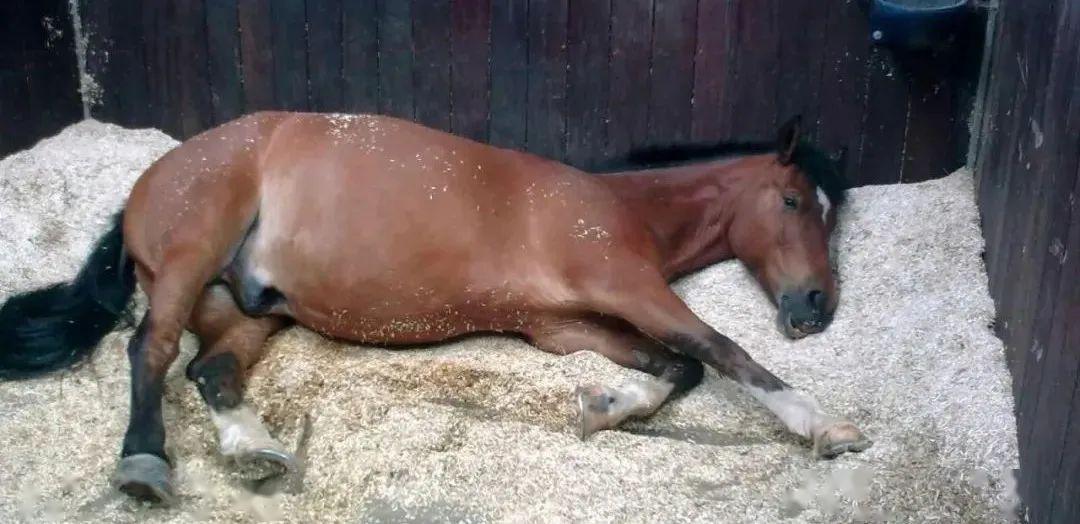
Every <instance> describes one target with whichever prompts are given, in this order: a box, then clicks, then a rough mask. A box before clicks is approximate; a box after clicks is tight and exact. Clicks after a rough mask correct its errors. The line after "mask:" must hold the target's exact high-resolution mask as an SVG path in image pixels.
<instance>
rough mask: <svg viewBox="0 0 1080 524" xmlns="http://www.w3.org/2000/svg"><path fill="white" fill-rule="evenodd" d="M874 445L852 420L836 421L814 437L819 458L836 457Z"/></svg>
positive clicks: (815, 449)
mask: <svg viewBox="0 0 1080 524" xmlns="http://www.w3.org/2000/svg"><path fill="white" fill-rule="evenodd" d="M873 445H874V441H872V440H870V439H868V438H866V436H865V435H863V434H862V431H859V428H857V427H855V424H852V423H850V422H844V421H841V422H835V423H833V424H832V425H830V426H829V427H827V428H825V430H824V431H822V432H821V433H818V435H817V436H816V437H815V438H814V452H815V453H816V454H817V456H818V457H819V458H823V459H831V458H836V457H838V456H840V455H843V454H844V453H848V452H850V453H859V452H862V451H865V450H867V449H869V448H870V446H873Z"/></svg>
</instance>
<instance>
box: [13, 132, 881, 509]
mask: <svg viewBox="0 0 1080 524" xmlns="http://www.w3.org/2000/svg"><path fill="white" fill-rule="evenodd" d="M778 135H779V136H778V139H777V140H776V141H775V142H770V143H768V144H748V145H742V146H736V147H728V148H727V149H726V150H715V151H712V152H711V157H708V158H705V157H707V156H708V155H703V157H702V158H696V157H695V155H693V154H688V155H686V156H685V158H682V159H678V158H676V159H675V161H670V162H667V163H666V164H658V165H652V167H639V168H637V169H633V170H630V171H625V172H614V173H611V172H609V173H605V174H602V175H594V174H587V173H585V172H583V171H580V170H578V169H574V168H572V167H570V166H567V165H565V164H561V163H558V162H555V161H552V160H548V159H544V158H540V157H537V156H534V155H531V154H526V153H522V152H517V151H511V150H507V149H501V148H496V147H493V146H490V145H486V144H482V143H479V142H474V141H471V140H467V139H465V138H461V137H457V136H454V135H451V134H448V133H443V132H440V131H436V130H433V129H429V128H426V127H423V126H421V125H418V124H415V123H411V122H407V121H404V120H398V119H395V118H390V117H386V116H374V115H344V114H320V113H288V112H260V113H254V114H251V115H247V116H244V117H241V118H239V119H236V120H234V121H232V122H229V123H226V124H223V125H221V126H219V127H216V128H213V129H210V130H208V131H205V132H203V133H201V134H199V135H197V136H195V137H193V138H191V139H189V140H187V141H185V142H184V143H182V144H181V145H179V146H177V147H176V148H174V149H173V150H171V151H169V152H168V153H166V154H165V155H163V156H162V157H161V158H160V159H158V160H157V161H156V162H154V163H153V165H151V166H150V167H149V168H148V169H147V170H146V171H145V173H144V174H143V175H142V176H141V177H140V178H139V180H138V181H137V182H136V184H135V185H134V187H133V188H132V190H131V193H130V195H129V198H128V200H127V203H126V205H125V207H124V208H123V210H122V211H120V212H119V213H118V214H117V216H116V217H115V219H114V221H113V225H112V227H111V229H109V231H108V232H107V233H105V234H104V236H103V237H102V238H101V239H100V240H99V241H98V243H97V245H96V246H95V247H94V249H93V250H92V252H91V253H90V255H89V258H88V260H87V261H86V262H85V264H84V266H83V268H82V269H81V270H80V272H79V273H78V275H77V276H76V277H75V279H74V280H73V281H72V282H71V283H67V284H58V285H55V286H52V287H49V288H45V289H41V290H37V291H30V292H27V293H23V294H21V295H17V296H13V297H11V298H10V299H9V300H8V301H7V302H6V304H4V306H3V308H2V309H0V347H2V349H0V376H3V377H5V378H9V379H10V378H26V377H32V376H36V375H40V374H42V373H45V372H48V371H52V370H56V369H60V368H63V367H68V366H71V365H73V364H75V363H78V362H79V361H81V360H83V359H85V358H87V357H88V356H89V354H90V353H91V352H92V351H93V349H94V348H95V346H96V345H97V344H98V343H99V341H100V340H101V339H102V338H103V337H104V336H105V335H106V334H107V333H108V332H110V331H111V330H112V329H114V327H115V326H116V324H117V323H118V321H119V320H120V319H121V318H122V317H123V315H124V314H125V310H126V308H127V307H128V304H129V301H130V299H131V297H132V295H133V293H134V290H135V285H136V283H137V284H138V286H140V287H141V288H142V289H143V290H144V291H145V293H146V295H147V297H148V299H149V308H148V309H147V311H146V313H145V315H144V316H143V318H142V320H141V321H140V322H139V323H138V327H137V329H136V330H135V334H134V335H133V336H132V338H131V340H130V343H129V346H128V350H127V352H128V356H129V359H130V365H131V409H130V421H129V425H128V429H127V432H126V434H125V436H124V439H123V447H122V451H121V454H120V457H121V458H120V461H119V463H118V465H117V469H116V473H115V474H114V477H113V482H114V484H115V485H116V486H117V487H118V488H119V489H120V490H121V491H123V492H125V493H127V494H129V495H131V496H134V497H136V498H140V499H148V500H151V501H157V502H162V503H170V502H173V501H174V497H175V495H174V488H173V484H172V467H171V463H170V460H169V457H168V456H167V455H166V453H165V428H164V425H163V421H162V389H163V379H164V376H165V373H166V370H167V369H168V368H169V367H170V365H171V364H172V362H173V361H174V360H175V359H176V357H177V354H178V341H179V338H180V335H181V333H182V332H183V331H184V330H185V329H188V330H190V331H191V332H193V333H194V334H195V335H197V337H198V338H199V341H200V348H199V350H198V354H197V355H196V356H195V358H194V359H193V360H192V361H191V363H190V364H189V365H188V367H187V376H188V378H190V379H191V380H192V381H194V382H195V384H196V385H197V388H198V390H199V393H200V394H201V396H202V397H203V399H204V400H205V402H206V404H207V406H208V408H209V413H210V418H211V420H212V421H213V423H214V424H215V426H216V427H217V429H218V434H219V441H220V442H219V445H220V452H221V453H222V454H223V455H225V456H229V457H232V458H235V459H237V460H238V461H240V462H244V463H251V464H256V465H262V466H267V467H270V468H272V469H274V468H276V471H277V472H279V473H287V472H288V471H289V470H291V469H292V468H294V467H296V466H297V464H296V463H295V459H294V458H293V456H292V455H290V454H289V453H288V452H287V451H286V449H285V447H284V446H283V445H282V444H281V443H280V442H279V441H278V440H276V439H275V438H274V437H272V436H271V435H270V433H269V432H268V431H267V429H266V428H265V427H264V425H263V423H262V421H261V420H260V419H259V417H258V415H257V414H256V413H255V412H254V411H253V410H252V409H251V408H250V407H249V405H248V404H247V403H245V402H244V400H243V388H244V379H245V373H246V370H247V369H248V368H249V367H250V366H251V365H252V364H253V363H255V362H256V361H257V360H258V359H259V357H260V355H261V353H262V352H263V347H264V346H265V344H266V340H267V338H268V337H270V336H271V335H272V334H274V333H275V332H277V331H279V330H281V329H282V328H283V327H285V326H286V325H287V324H289V323H292V322H296V323H299V324H301V325H303V326H306V327H308V328H310V329H313V330H315V331H317V332H319V333H321V334H323V335H325V336H329V337H334V338H338V339H344V340H347V341H353V342H358V343H364V344H375V345H392V346H398V345H409V344H418V343H432V342H437V341H441V340H446V339H448V338H452V337H458V336H461V335H465V334H467V333H474V332H503V333H512V334H517V335H519V336H521V337H523V338H525V339H526V340H528V341H529V342H530V343H531V344H532V345H534V346H536V347H537V348H539V349H541V350H544V351H548V352H551V353H555V354H560V355H562V354H567V353H571V352H574V351H578V350H591V351H595V352H597V353H600V354H602V355H604V356H606V357H607V358H609V359H611V360H612V361H614V362H616V363H618V364H620V365H622V366H626V367H629V368H633V369H637V370H640V371H643V372H646V373H649V374H651V375H654V376H655V377H658V379H659V380H652V381H646V382H641V383H632V384H629V385H623V386H620V387H611V386H595V385H594V386H587V387H580V388H578V390H577V391H576V401H577V403H578V409H579V412H580V425H581V426H580V435H581V436H582V438H585V437H586V436H588V435H589V434H591V433H593V432H595V431H598V430H602V429H609V428H614V427H616V426H617V425H618V424H619V423H620V422H622V421H623V420H625V419H626V418H628V417H631V416H639V417H640V416H647V415H649V414H651V413H653V412H654V411H656V410H657V409H658V408H659V407H660V405H661V404H662V403H663V402H664V401H665V399H667V398H669V397H671V396H672V395H678V394H681V393H683V392H685V391H687V390H689V389H691V388H693V387H694V386H695V385H697V384H698V382H699V381H700V380H701V378H702V375H703V372H704V370H703V363H704V364H708V365H709V366H712V367H713V368H715V369H716V371H717V372H718V373H719V374H720V375H721V376H723V377H727V378H729V379H731V380H734V381H735V382H737V383H738V384H740V385H742V386H743V387H744V388H745V389H746V390H747V391H748V392H749V393H750V394H751V395H753V396H754V397H755V398H756V399H758V400H759V401H760V402H761V403H763V404H764V405H765V406H766V407H767V408H768V409H770V410H771V411H772V412H773V413H775V414H776V416H777V417H778V418H779V419H780V421H781V422H783V424H784V425H785V426H786V427H787V428H788V429H789V430H791V431H792V432H794V433H796V434H798V435H800V436H802V437H804V438H806V439H808V440H810V441H811V442H812V443H813V449H814V450H815V452H816V453H817V454H818V455H819V456H822V457H833V456H836V455H839V454H841V453H844V452H848V451H852V452H857V451H862V450H864V449H866V448H867V447H869V446H870V445H871V441H870V440H869V439H868V438H866V437H865V436H864V435H863V434H862V433H861V432H860V430H859V429H858V428H857V427H856V426H855V425H854V424H852V423H850V422H848V421H846V420H844V419H841V418H838V417H834V416H831V415H828V414H826V413H824V412H823V411H822V410H821V408H820V407H819V405H818V404H817V403H816V402H815V401H814V400H813V399H812V398H811V397H810V396H808V395H806V394H804V393H802V392H799V391H797V390H795V389H793V388H792V387H791V386H789V385H788V384H787V383H785V382H784V381H783V380H781V379H779V378H777V377H776V376H775V375H773V374H772V373H770V372H769V371H768V370H766V369H765V368H764V367H762V366H761V365H759V364H758V363H757V362H755V361H754V360H753V359H752V358H751V357H750V355H748V354H747V352H746V351H744V350H743V348H741V347H740V346H739V345H738V344H737V343H735V342H734V341H732V340H731V339H729V338H728V337H725V336H724V335H722V334H720V333H718V332H717V331H716V330H714V329H713V328H712V327H710V326H709V325H708V324H706V323H705V322H703V321H702V320H701V319H699V318H698V317H697V316H696V315H694V313H692V312H691V310H690V309H689V308H688V307H687V306H686V304H685V303H683V301H682V300H681V299H680V298H679V297H678V296H677V295H676V294H675V293H674V292H673V291H672V290H671V288H670V287H669V282H670V281H672V280H673V279H675V278H677V277H678V276H680V275H684V274H686V273H688V272H691V271H694V270H696V269H699V268H702V267H704V266H707V265H710V264H713V263H715V262H717V261H720V260H723V259H727V258H731V257H737V258H738V259H740V260H741V261H742V262H743V263H744V264H745V265H746V266H747V267H748V268H749V269H750V270H751V271H752V272H753V274H754V275H755V276H756V278H757V279H758V280H759V281H760V283H761V285H762V287H763V288H764V289H765V290H766V291H767V293H768V295H769V296H770V297H771V298H772V300H773V301H774V302H775V303H776V305H777V309H778V324H779V327H780V329H781V330H782V331H783V332H784V333H785V334H786V335H788V336H789V337H792V338H798V337H802V336H804V335H807V334H810V333H815V332H819V331H821V330H823V329H825V327H826V325H827V324H828V322H829V320H830V319H831V317H832V315H833V312H834V310H835V308H836V306H837V301H838V297H837V286H836V283H835V281H834V278H833V274H832V270H831V267H830V261H829V247H828V239H829V235H830V232H831V231H832V229H833V227H834V226H835V224H836V212H837V211H836V210H837V207H838V205H839V204H840V202H841V201H842V199H843V187H842V185H841V184H840V183H839V180H840V171H841V169H842V166H841V164H842V163H841V162H840V161H839V160H837V159H835V158H833V157H831V156H829V155H827V154H825V153H824V152H822V151H821V150H819V149H818V148H816V147H814V146H812V145H810V144H809V143H808V142H807V141H805V140H803V139H802V138H801V136H800V120H799V119H798V118H795V119H793V120H792V121H790V122H788V123H786V124H785V125H784V126H782V128H781V129H780V131H779V134H778ZM656 153H657V151H653V154H652V157H651V158H652V159H653V160H657V159H658V158H659V156H658V155H657V154H656ZM660 156H662V155H660ZM641 158H643V159H644V160H645V161H646V162H648V161H649V159H650V156H649V154H645V155H644V156H642V157H641ZM668 160H671V158H668Z"/></svg>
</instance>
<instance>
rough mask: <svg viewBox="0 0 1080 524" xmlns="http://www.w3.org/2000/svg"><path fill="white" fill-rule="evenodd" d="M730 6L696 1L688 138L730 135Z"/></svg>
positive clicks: (723, 2) (717, 138)
mask: <svg viewBox="0 0 1080 524" xmlns="http://www.w3.org/2000/svg"><path fill="white" fill-rule="evenodd" d="M734 6H735V4H734V2H731V1H729V0H699V1H698V20H697V49H696V51H695V55H694V104H693V108H692V109H691V126H690V138H691V139H692V140H694V141H695V142H716V141H720V140H726V139H728V138H730V137H731V132H732V127H733V123H734V117H733V115H732V112H733V109H734V108H733V104H732V101H731V96H730V95H731V92H732V89H731V83H732V80H733V79H734V68H733V67H732V66H733V64H734V56H733V54H734V50H735V48H734V45H733V39H734V36H735V24H734V16H735V10H734Z"/></svg>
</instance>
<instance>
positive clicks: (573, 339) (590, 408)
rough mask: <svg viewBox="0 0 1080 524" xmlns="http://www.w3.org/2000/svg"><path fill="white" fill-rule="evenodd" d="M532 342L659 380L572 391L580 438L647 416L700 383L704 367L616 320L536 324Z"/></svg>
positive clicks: (560, 352) (582, 388)
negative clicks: (589, 356)
mask: <svg viewBox="0 0 1080 524" xmlns="http://www.w3.org/2000/svg"><path fill="white" fill-rule="evenodd" d="M530 336H531V339H532V343H533V345H535V346H536V347H537V348H539V349H542V350H544V351H547V352H550V353H555V354H559V355H565V354H568V353H572V352H575V351H579V350H588V351H593V352H595V353H599V354H601V355H604V356H605V357H607V358H608V359H609V360H611V361H612V362H615V363H616V364H619V365H621V366H623V367H626V368H630V369H636V370H638V371H643V372H645V373H648V374H650V375H653V376H654V377H656V378H657V379H658V380H652V381H636V380H635V381H630V382H628V383H625V384H620V385H618V386H612V385H604V384H589V385H583V386H579V387H578V388H577V390H576V391H575V396H576V401H577V407H578V416H579V433H578V435H579V436H580V437H581V438H583V439H584V438H586V437H588V436H589V435H591V434H593V433H595V432H597V431H600V430H604V429H614V428H616V427H618V426H619V424H621V423H622V422H623V421H625V420H627V419H629V418H631V417H639V418H643V417H648V416H650V415H652V414H653V413H655V412H656V411H657V410H658V409H660V407H661V406H662V405H663V404H664V402H665V401H667V400H668V399H669V398H672V397H674V396H678V395H681V394H683V393H685V392H687V391H689V390H691V389H693V388H694V387H695V386H697V385H698V384H699V383H700V382H701V378H702V376H703V375H704V367H703V365H702V364H701V362H699V361H697V360H694V359H692V358H689V357H686V356H683V355H678V354H675V353H672V352H671V351H670V350H668V349H667V348H665V347H664V346H662V345H661V344H659V343H657V342H655V341H653V340H651V339H649V338H648V337H646V336H644V335H642V334H640V333H639V332H637V330H635V329H634V328H633V326H630V325H629V324H627V323H625V322H622V321H619V320H618V319H611V318H607V319H601V318H599V317H597V318H577V319H572V320H559V321H553V322H549V323H547V324H544V325H541V326H538V327H537V328H535V329H533V330H532V331H531V333H530Z"/></svg>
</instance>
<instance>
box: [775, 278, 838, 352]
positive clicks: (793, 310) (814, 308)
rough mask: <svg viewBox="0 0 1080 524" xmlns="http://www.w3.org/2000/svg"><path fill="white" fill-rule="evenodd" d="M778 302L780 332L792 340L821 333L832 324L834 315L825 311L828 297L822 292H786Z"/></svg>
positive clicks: (814, 290) (777, 318) (777, 317)
mask: <svg viewBox="0 0 1080 524" xmlns="http://www.w3.org/2000/svg"><path fill="white" fill-rule="evenodd" d="M777 302H778V303H779V307H778V311H777V316H776V320H777V324H779V328H780V332H781V333H783V334H784V335H785V336H786V337H788V338H790V339H792V340H797V339H800V338H803V337H805V336H807V335H812V334H814V333H821V332H822V331H825V328H827V327H828V326H829V323H830V322H832V314H831V313H830V312H827V311H826V309H825V308H826V304H827V303H828V300H827V296H826V295H825V293H824V292H822V291H820V290H816V289H813V290H809V291H792V292H785V293H782V294H781V295H780V299H779V300H778V301H777Z"/></svg>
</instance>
